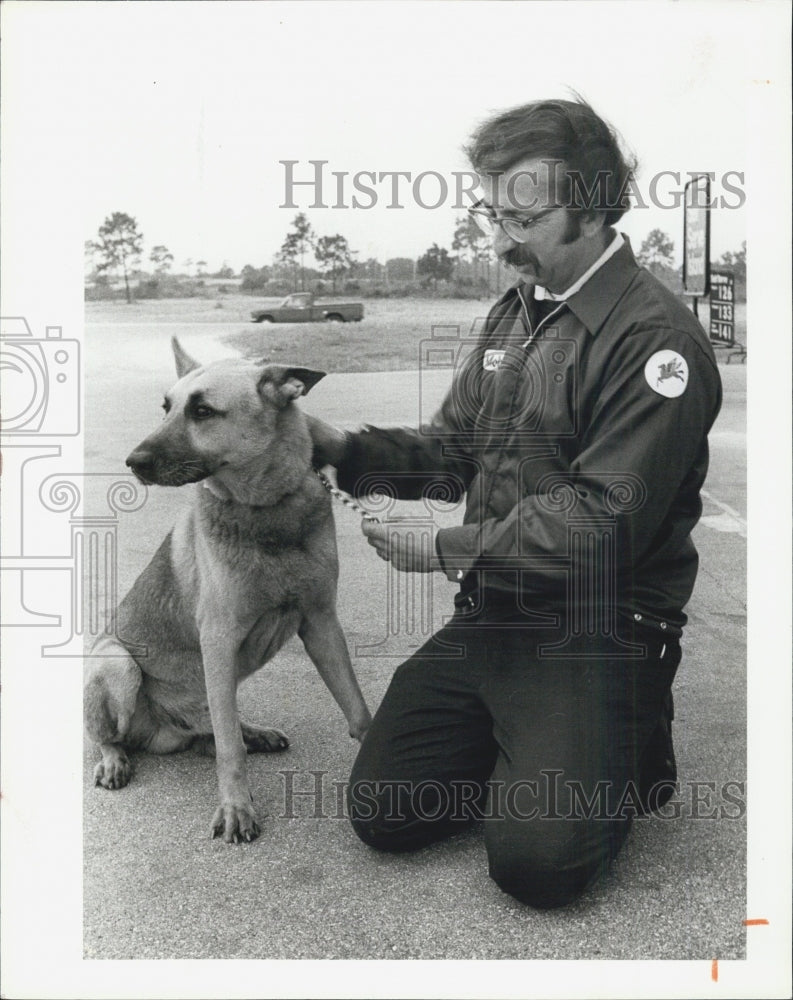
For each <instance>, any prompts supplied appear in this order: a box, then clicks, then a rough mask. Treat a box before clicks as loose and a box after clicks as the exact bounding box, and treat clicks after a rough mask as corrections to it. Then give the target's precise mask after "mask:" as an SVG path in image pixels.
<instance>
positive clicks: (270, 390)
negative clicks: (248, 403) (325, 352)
mask: <svg viewBox="0 0 793 1000" xmlns="http://www.w3.org/2000/svg"><path fill="white" fill-rule="evenodd" d="M326 374H327V372H318V371H314V370H313V369H311V368H294V367H288V366H287V365H268V366H267V367H266V368H265V369H264V371H263V372H262V375H261V377H260V378H259V381H258V383H257V385H256V388H257V389H258V391H259V395H260V396H267V397H268V398H269V399H270V400H272V402H274V403H275V405H276V406H279V407H283V406H286V405H287V403H291V402H292V400H293V399H297V398H298V396H305V395H306V393H307V392H309V391H310V390H311V389H313V388H314V386H315V385H316V384H317V382H319V380H320V379H322V378H325V375H326Z"/></svg>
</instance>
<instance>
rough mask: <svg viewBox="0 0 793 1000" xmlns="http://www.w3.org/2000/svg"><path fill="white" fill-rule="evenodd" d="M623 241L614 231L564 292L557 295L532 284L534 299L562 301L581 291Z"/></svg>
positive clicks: (620, 234) (619, 234)
mask: <svg viewBox="0 0 793 1000" xmlns="http://www.w3.org/2000/svg"><path fill="white" fill-rule="evenodd" d="M624 243H625V240H624V239H623V237H622V233H615V235H614V239H613V240H612V241H611V243H609V245H608V246H607V247H606V249H605V250H604V251H603V253H602V254H601V255H600V256H599V257H598V259H597V260H596V261H595V263H594V264H593V265H592V267H590V268H589V269H588V270H586V271H584V273H583V274H582V275H581V277H580V278H579V279H578V281H576V282H575V284H573V285H570V287H569V288H568V289H567V291H566V292H560V293H559V294H558V295H556V294H554V293H553V292H549V291H548V289H547V288H543V287H542V285H535V286H534V298H535V299H551V300H552V301H553V302H564V301H565V299H569V298H570V296H571V295H575V293H576V292H579V291H581V289H582V288H583V287H584V285H585V284H586V283H587V281H589V279H590V278H591V277H592V275H593V274H594V273H595V271H597V270H598V269H599V268H601V267H603V265H604V264H605V263H606V261H607V260H608V259H609V257H613V256H614V254H615V253H616V252H617V251H618V250H619V248H620V247H621V246H622V245H623V244H624Z"/></svg>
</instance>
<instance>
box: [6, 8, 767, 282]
mask: <svg viewBox="0 0 793 1000" xmlns="http://www.w3.org/2000/svg"><path fill="white" fill-rule="evenodd" d="M762 13H763V12H762V10H761V9H759V8H758V6H757V5H753V4H743V3H737V2H736V3H712V2H699V3H660V4H655V3H642V4H629V3H627V2H617V3H606V2H587V3H576V2H569V3H561V2H557V3H528V2H527V3H523V2H518V3H474V2H472V3H452V2H444V3H428V2H420V3H408V2H404V3H346V4H336V3H317V4H315V3H290V4H278V3H272V4H271V3H243V4H236V3H221V4H215V3H175V4H171V3H143V4H138V3H124V4H120V3H70V2H64V3H58V4H54V5H53V4H50V3H35V4H32V3H11V4H9V5H6V11H5V17H6V22H7V24H8V23H10V24H11V26H12V27H13V28H14V30H15V31H16V36H15V37H16V39H17V44H16V45H15V46H14V48H13V50H12V51H11V52H9V53H6V55H7V57H8V58H10V59H11V62H12V65H11V66H10V68H9V67H8V66H7V69H9V72H10V79H11V80H12V81H14V82H15V83H16V86H17V87H18V88H21V90H17V100H16V101H15V102H14V108H13V113H14V114H15V115H17V116H18V118H16V119H15V124H16V125H17V126H18V127H19V128H20V129H21V134H23V135H24V134H25V122H26V121H30V122H31V123H35V125H33V124H31V126H30V128H31V129H33V128H34V127H35V128H36V130H37V131H36V133H35V134H33V133H32V132H31V133H30V134H29V135H27V139H28V140H29V141H30V142H33V143H38V144H41V143H42V135H41V123H42V120H43V121H45V122H47V128H49V129H50V130H51V132H50V134H48V135H47V145H48V148H49V149H50V150H51V155H53V156H56V157H57V158H58V159H59V160H61V161H63V162H64V164H66V163H68V165H69V167H70V168H71V169H72V170H74V175H75V177H76V178H77V187H76V190H75V199H76V203H77V204H78V205H79V212H80V218H81V219H82V223H83V227H84V230H83V238H89V237H92V236H94V235H95V234H96V230H97V228H98V226H99V225H100V224H101V222H102V220H103V219H104V218H105V216H107V215H108V214H110V213H111V212H114V211H123V212H127V213H129V214H131V215H133V216H135V218H136V219H137V220H138V223H139V226H140V229H141V230H142V232H143V233H144V236H145V242H146V253H147V255H148V250H149V249H150V248H151V246H153V245H154V244H160V243H161V244H165V245H166V246H168V247H169V248H170V250H171V251H172V252H173V253H174V255H175V257H176V261H177V264H181V263H182V262H183V261H184V260H185V259H186V258H192V259H193V260H199V259H203V260H205V261H207V262H208V264H209V267H210V269H211V270H214V269H216V268H217V267H219V266H220V264H221V263H222V262H223V261H224V260H225V261H228V262H229V263H230V264H231V266H232V267H234V268H235V269H239V268H240V267H242V266H243V265H244V264H246V263H251V264H254V265H256V266H260V265H262V264H265V263H269V262H270V261H271V259H272V256H273V254H274V253H275V252H276V251H277V250H278V248H279V246H280V244H281V242H282V241H283V238H284V235H285V233H286V231H287V229H288V228H289V225H290V223H291V220H292V219H293V217H294V215H295V214H296V209H289V208H282V207H279V206H280V205H282V204H283V202H284V201H285V172H284V167H283V166H282V165H281V164H280V163H279V161H280V160H285V159H289V160H297V161H299V164H298V166H297V167H296V168H295V171H296V176H298V177H300V178H301V179H304V178H307V177H309V176H311V175H312V168H310V166H309V164H308V161H309V160H312V159H319V160H326V161H328V164H327V166H326V168H325V170H326V171H327V175H326V176H327V177H328V179H329V181H330V183H329V184H328V185H327V186H326V195H325V197H326V200H327V201H328V202H329V203H332V202H333V201H334V200H335V197H336V193H335V192H336V188H335V181H333V180H332V178H331V177H330V172H331V171H337V172H342V171H347V172H349V174H350V175H352V174H355V173H357V172H360V171H367V170H368V171H375V172H378V173H379V172H389V171H410V172H411V174H412V177H413V178H415V177H416V175H418V174H420V173H422V172H423V171H438V172H439V173H441V174H443V175H444V177H448V178H449V181H450V183H451V182H452V179H453V172H454V171H460V170H465V169H467V164H466V161H465V158H464V156H463V154H462V152H461V145H462V143H463V142H464V141H465V138H466V137H467V135H468V134H469V132H470V130H471V128H472V127H473V126H474V125H475V123H476V122H477V121H479V120H481V119H482V118H483V117H485V116H487V115H488V114H489V113H490V112H492V111H493V110H496V109H502V108H504V107H507V106H510V105H514V104H518V103H522V102H524V101H528V100H533V99H536V98H541V97H548V96H562V97H565V96H569V94H570V88H572V89H574V90H576V91H578V92H580V93H581V94H582V95H583V96H585V97H586V98H587V99H588V100H589V101H590V102H591V103H592V104H593V105H594V106H595V107H596V109H598V110H599V111H600V112H601V113H602V114H603V115H604V116H605V117H606V118H607V119H609V120H610V121H611V123H612V124H613V125H614V126H615V127H617V128H618V129H619V131H620V132H621V133H622V135H623V136H624V138H625V140H626V141H627V143H628V144H629V146H630V147H631V148H632V149H633V150H634V151H635V152H636V154H637V155H638V158H639V161H640V171H639V174H638V179H639V185H640V190H641V191H642V192H643V193H644V195H645V198H646V197H647V192H648V185H649V183H650V180H651V178H652V177H653V176H654V175H655V174H657V173H658V172H660V171H673V172H674V171H676V172H679V173H680V174H681V175H685V173H686V172H687V171H703V170H711V171H714V172H715V173H716V175H717V182H716V186H715V188H714V192H715V193H716V194H723V195H725V199H726V201H727V202H728V203H729V204H730V205H732V206H734V205H735V204H736V203H737V201H739V200H740V199H739V198H738V196H736V195H735V194H734V193H733V194H731V193H730V192H729V191H726V190H725V189H724V188H723V186H722V184H721V178H722V176H723V175H724V174H725V173H727V172H732V173H731V174H730V180H729V182H730V183H731V184H732V185H733V186H739V187H740V186H741V182H740V180H738V179H737V178H736V173H742V172H745V170H746V158H745V147H746V131H745V129H746V119H745V111H746V98H747V94H748V93H749V92H750V91H751V89H752V88H754V87H759V86H764V85H765V83H764V76H763V74H764V72H766V71H767V67H766V69H764V65H765V62H764V51H763V48H764V45H767V42H766V41H764V40H763V39H762V38H760V37H759V35H758V40H755V39H754V34H755V30H757V31H758V32H759V31H761V30H762V29H763V24H762V21H763V18H762V16H760V17H758V14H759V15H762ZM20 93H23V94H24V95H25V96H24V100H20V99H19V94H20ZM26 112H27V113H26ZM75 166H76V168H77V169H75ZM683 180H685V176H683ZM400 183H403V182H400ZM676 187H677V185H676V184H675V182H674V181H673V180H672V179H671V178H667V179H665V181H664V183H663V184H662V186H661V188H660V190H661V192H664V193H665V194H664V197H666V198H668V199H669V200H671V192H672V191H673V190H674V189H676ZM297 190H298V194H297V195H296V197H295V202H296V203H297V204H298V206H299V207H302V208H306V209H307V207H308V205H309V204H310V192H309V190H308V189H307V188H299V189H297ZM400 190H401V192H403V193H400V202H401V204H403V205H404V206H405V207H404V208H399V209H389V208H387V207H386V206H387V205H388V204H389V202H390V200H391V189H390V184H389V183H388V182H386V183H384V184H380V185H377V196H378V202H377V205H376V206H375V207H374V208H371V209H368V210H365V209H354V208H351V207H350V208H345V209H333V208H327V209H324V210H321V209H314V210H308V215H309V218H310V221H311V223H312V225H313V227H314V229H315V231H316V232H317V233H318V234H332V233H336V232H339V233H342V234H343V235H344V236H346V237H347V239H348V240H349V243H350V245H351V247H352V249H354V250H357V251H358V252H359V256H360V259H365V258H366V257H368V256H375V257H378V258H380V259H381V260H384V259H386V258H388V257H394V256H402V255H406V256H415V255H417V254H419V253H421V252H423V250H424V249H426V247H427V246H428V245H430V244H431V243H432V242H436V241H437V242H438V243H440V244H441V245H446V246H450V244H451V236H452V231H453V228H454V219H455V217H457V216H458V215H460V214H461V213H460V210H459V209H457V210H455V209H454V207H453V199H452V198H451V196H450V198H449V199H448V200H447V202H446V203H445V204H444V205H442V206H441V207H439V208H436V209H433V210H428V209H422V208H421V207H420V206H418V205H417V204H416V203H415V200H414V198H413V196H412V193H411V190H410V185H407V186H403V187H402V188H401V189H400ZM437 191H438V186H437V183H436V184H435V186H433V182H432V181H431V179H430V180H426V179H425V181H424V182H423V183H422V187H421V195H422V197H423V198H424V200H425V202H431V201H432V200H435V199H436V197H437ZM353 193H355V192H354V191H353V189H352V184H351V179H350V177H348V178H347V179H346V185H345V191H344V200H345V201H346V203H347V204H349V202H350V199H351V197H352V194H353ZM361 200H363V201H366V199H363V198H362V199H361ZM369 200H371V199H369ZM745 215H746V211H745V210H740V209H737V210H736V209H735V208H723V209H720V210H718V211H716V212H714V214H713V217H712V238H713V253H712V257H713V259H714V260H715V259H716V258H718V256H719V255H720V254H721V253H722V252H723V251H725V250H734V249H738V248H739V247H740V244H741V241H742V240H743V239H745V238H746V219H745ZM682 221H683V220H682V210H680V209H678V210H676V211H675V210H672V209H655V208H651V209H645V210H641V209H636V210H634V211H632V212H631V213H629V215H628V216H627V217H626V219H625V221H624V222H623V223H622V224H621V228H622V229H623V231H625V232H626V233H628V234H629V235H630V236H631V237H632V239H633V241H634V244H635V245H637V246H638V244H639V243H640V242H641V240H642V239H643V238H644V236H645V235H646V234H647V232H648V231H649V230H650V229H652V228H654V227H659V228H661V229H663V230H664V231H665V232H667V233H668V234H669V235H670V236H671V237H672V238H673V239H674V241H675V244H676V251H677V253H678V257H679V251H680V249H681V240H682Z"/></svg>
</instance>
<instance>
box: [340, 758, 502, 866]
mask: <svg viewBox="0 0 793 1000" xmlns="http://www.w3.org/2000/svg"><path fill="white" fill-rule="evenodd" d="M482 800H483V788H482V786H481V785H479V784H477V783H475V782H464V781H461V782H454V783H452V785H451V786H449V785H447V784H445V783H442V782H439V781H426V780H425V781H421V782H418V783H416V782H411V781H407V780H405V781H399V780H389V781H370V780H365V779H356V777H355V774H354V773H353V778H352V780H351V781H350V785H349V789H348V796H347V808H348V814H349V817H350V822H351V824H352V827H353V830H354V831H355V833H356V834H357V835H358V837H359V838H360V839H361V840H362V841H363V842H364V843H365V844H368V845H369V846H370V847H374V848H376V849H377V850H380V851H412V850H416V849H417V848H419V847H424V846H425V845H427V844H430V843H432V842H434V841H436V840H439V839H441V838H444V837H448V836H450V835H451V834H453V833H455V832H458V831H460V830H462V829H463V828H464V827H467V826H468V825H469V824H470V823H471V821H472V820H474V819H477V818H479V817H480V816H481V803H482Z"/></svg>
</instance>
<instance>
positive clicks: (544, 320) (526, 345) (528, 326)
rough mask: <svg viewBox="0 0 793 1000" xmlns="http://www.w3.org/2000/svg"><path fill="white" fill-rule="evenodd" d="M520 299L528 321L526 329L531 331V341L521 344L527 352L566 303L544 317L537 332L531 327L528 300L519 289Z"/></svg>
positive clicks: (560, 304)
mask: <svg viewBox="0 0 793 1000" xmlns="http://www.w3.org/2000/svg"><path fill="white" fill-rule="evenodd" d="M518 298H519V299H520V305H521V308H522V309H523V316H524V318H525V320H526V327H527V329H528V331H529V339H528V340H526V341H524V342H523V344H521V347H522V348H523V349H524V350H525V349H526V348H527V347H528V346H529V344H530V343H531V342H532V341H533V340H534V338H535V337H536V336H537V334H538V333H539V332H540V330H541V329H542V328H543V325H544V324H545V323H547V321H548V320H549V319H553V317H554V316H556V315H558V314H559V313H560V312H561V311H562V309H563V308H564V305H565V303H564V302H560V303H559V305H558V306H557V308H556V309H554V311H553V312H550V313H548V315H547V316H545V317H543V319H542V320H540V322H539V323H538V324H537V329H536V330H535V329H534V327H533V326H532V325H531V319H530V318H529V309H528V306H527V305H526V300H525V299H524V298H523V293H522V291H521V289H518Z"/></svg>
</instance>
